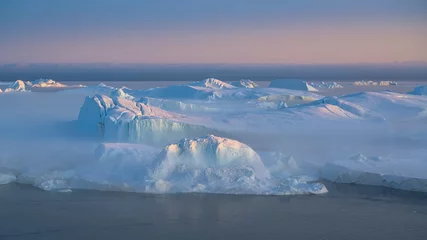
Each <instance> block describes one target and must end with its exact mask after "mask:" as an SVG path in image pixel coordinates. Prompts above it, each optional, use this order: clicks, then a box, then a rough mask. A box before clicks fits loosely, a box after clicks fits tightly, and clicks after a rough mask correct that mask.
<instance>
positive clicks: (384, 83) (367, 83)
mask: <svg viewBox="0 0 427 240" xmlns="http://www.w3.org/2000/svg"><path fill="white" fill-rule="evenodd" d="M353 85H355V86H395V85H397V82H393V81H380V82H374V81H365V80H362V81H356V82H354V83H353Z"/></svg>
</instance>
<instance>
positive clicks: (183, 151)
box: [148, 135, 327, 195]
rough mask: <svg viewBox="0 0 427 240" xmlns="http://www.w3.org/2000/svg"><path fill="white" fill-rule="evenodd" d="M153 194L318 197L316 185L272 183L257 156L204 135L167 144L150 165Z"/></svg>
mask: <svg viewBox="0 0 427 240" xmlns="http://www.w3.org/2000/svg"><path fill="white" fill-rule="evenodd" d="M152 171H153V172H152V175H151V176H152V177H151V178H152V183H151V184H150V185H149V187H148V189H149V191H154V192H210V193H234V194H237V193H242V194H273V195H286V194H303V193H313V194H322V193H325V192H327V190H326V188H325V186H323V185H322V184H320V183H306V182H303V181H299V180H297V179H292V178H286V179H282V180H279V179H273V178H272V177H271V175H270V173H269V171H268V169H267V168H266V167H265V165H264V163H263V162H262V160H261V158H260V156H259V155H258V154H257V153H256V152H255V151H254V150H253V149H252V148H250V147H249V146H247V145H246V144H243V143H241V142H238V141H236V140H232V139H227V138H220V137H217V136H214V135H208V136H206V137H202V138H193V139H182V140H180V141H179V142H177V143H173V144H170V145H168V146H166V147H165V148H164V150H163V151H162V152H161V153H160V154H159V155H158V156H157V157H156V159H155V161H154V162H153V170H152Z"/></svg>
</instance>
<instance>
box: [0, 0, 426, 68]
mask: <svg viewBox="0 0 427 240" xmlns="http://www.w3.org/2000/svg"><path fill="white" fill-rule="evenodd" d="M393 61H427V1H426V0H357V1H356V0H295V1H285V0H1V1H0V63H47V62H50V63H86V62H114V63H284V64H289V63H303V64H311V63H322V64H325V63H326V64H327V63H380V62H381V63H383V62H393Z"/></svg>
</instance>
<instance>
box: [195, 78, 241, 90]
mask: <svg viewBox="0 0 427 240" xmlns="http://www.w3.org/2000/svg"><path fill="white" fill-rule="evenodd" d="M190 85H191V86H197V87H205V88H213V89H221V88H236V87H235V86H233V85H231V84H228V83H226V82H223V81H221V80H219V79H216V78H207V79H204V80H202V81H199V82H193V83H191V84H190Z"/></svg>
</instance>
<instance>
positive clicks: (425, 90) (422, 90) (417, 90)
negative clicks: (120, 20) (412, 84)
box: [409, 85, 427, 95]
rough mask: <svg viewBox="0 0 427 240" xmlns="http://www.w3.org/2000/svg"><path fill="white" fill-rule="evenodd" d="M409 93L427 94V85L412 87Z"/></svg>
mask: <svg viewBox="0 0 427 240" xmlns="http://www.w3.org/2000/svg"><path fill="white" fill-rule="evenodd" d="M409 94H414V95H427V85H424V86H418V87H416V88H414V90H413V91H412V92H409Z"/></svg>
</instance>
